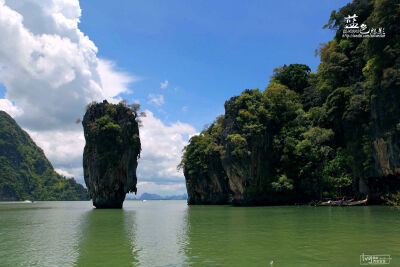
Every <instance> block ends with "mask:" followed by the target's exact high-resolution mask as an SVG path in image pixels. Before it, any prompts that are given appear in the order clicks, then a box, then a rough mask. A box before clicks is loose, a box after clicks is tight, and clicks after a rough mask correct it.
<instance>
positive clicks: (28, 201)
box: [24, 199, 32, 203]
mask: <svg viewBox="0 0 400 267" xmlns="http://www.w3.org/2000/svg"><path fill="white" fill-rule="evenodd" d="M24 203H32V201H30V200H29V199H27V200H24Z"/></svg>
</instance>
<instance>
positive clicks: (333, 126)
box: [179, 1, 400, 205]
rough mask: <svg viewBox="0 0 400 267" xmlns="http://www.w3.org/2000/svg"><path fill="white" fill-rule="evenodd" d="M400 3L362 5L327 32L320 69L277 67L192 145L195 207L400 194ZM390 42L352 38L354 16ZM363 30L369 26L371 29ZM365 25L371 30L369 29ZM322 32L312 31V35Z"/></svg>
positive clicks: (333, 20)
mask: <svg viewBox="0 0 400 267" xmlns="http://www.w3.org/2000/svg"><path fill="white" fill-rule="evenodd" d="M395 3H396V1H353V3H351V4H347V5H346V6H344V7H343V8H341V9H340V11H338V12H336V11H333V12H332V14H331V16H330V18H329V22H328V24H327V25H325V26H324V28H328V29H330V30H333V31H335V33H336V35H335V37H334V39H333V40H332V41H330V42H328V43H325V44H321V46H320V48H319V49H318V50H317V51H316V53H317V54H319V55H320V57H321V63H320V65H319V67H318V71H317V72H311V69H310V68H309V67H308V66H307V65H303V64H290V65H283V66H281V67H278V68H276V69H274V72H273V75H272V77H271V80H270V82H269V84H268V85H267V87H266V89H265V90H259V89H247V90H244V91H243V93H242V94H241V95H239V96H235V97H232V98H231V99H229V100H228V101H226V102H225V114H223V115H221V116H219V117H218V118H217V119H216V120H215V121H214V122H213V123H212V124H211V125H210V126H209V127H206V128H205V129H204V130H203V131H202V132H201V133H200V134H199V135H197V136H193V137H192V138H191V139H190V142H189V144H188V145H187V146H186V148H185V151H184V155H183V158H182V161H181V164H180V166H179V167H181V168H182V169H183V171H184V175H185V179H186V187H187V191H188V203H189V204H230V203H232V204H236V205H282V204H295V203H308V202H309V201H312V200H322V199H323V198H327V197H331V198H342V197H345V196H347V197H353V196H354V197H356V198H357V199H360V198H364V197H365V196H366V195H369V200H368V201H369V203H381V202H382V201H383V199H386V201H387V202H389V203H390V201H391V200H390V198H391V197H395V198H398V200H399V198H400V197H399V196H400V194H399V193H398V192H399V190H400V104H399V103H400V101H399V99H400V46H399V44H400V28H399V25H400V24H399V19H400V18H399V16H398V13H396V10H398V4H395ZM353 14H357V15H358V18H357V23H359V25H361V24H364V26H365V25H367V27H368V29H378V28H379V29H384V34H385V36H384V37H383V38H382V37H374V36H372V37H368V38H359V37H362V36H359V37H354V38H347V37H346V36H345V35H344V30H345V29H346V27H348V26H347V25H346V23H347V22H346V20H345V19H344V18H345V17H346V16H348V15H353ZM364 26H363V27H364ZM364 28H365V27H364ZM309 34H312V33H309Z"/></svg>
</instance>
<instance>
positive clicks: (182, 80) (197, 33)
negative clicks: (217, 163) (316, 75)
mask: <svg viewBox="0 0 400 267" xmlns="http://www.w3.org/2000/svg"><path fill="white" fill-rule="evenodd" d="M348 2H349V1H331V0H325V1H309V0H307V1H231V0H230V1H176V0H169V1H154V0H149V1H132V0H123V1H118V4H117V5H116V4H115V2H114V1H107V0H96V1H91V0H81V2H80V4H81V8H82V17H81V23H80V29H81V30H82V31H83V32H84V33H85V34H87V35H88V36H89V37H90V39H91V40H93V41H94V42H95V44H96V45H97V47H98V48H99V52H98V56H99V57H102V58H106V59H111V60H113V61H115V62H116V63H117V64H118V67H119V68H120V69H121V70H123V71H126V72H129V73H131V74H133V75H135V76H138V77H140V79H141V80H140V81H138V82H136V83H134V84H132V85H131V86H130V89H131V90H132V91H133V94H131V95H123V97H124V98H126V99H128V100H129V101H133V99H135V100H139V102H140V104H141V105H142V108H143V109H146V108H151V109H152V111H153V112H154V113H155V115H157V116H158V117H160V118H162V119H163V120H164V121H167V122H168V121H176V120H180V121H183V122H187V123H190V124H192V125H193V126H195V127H196V128H197V129H198V130H201V129H202V128H203V126H204V125H205V124H207V123H210V122H212V121H213V120H214V119H215V117H216V116H217V115H219V114H222V113H223V111H224V110H223V104H224V102H225V101H226V100H227V99H229V98H230V97H232V96H234V95H238V94H240V92H241V91H243V90H244V89H246V88H260V89H263V88H265V86H266V85H267V83H268V80H269V77H270V76H271V74H272V70H273V68H275V67H277V66H281V65H283V64H290V63H303V64H307V65H309V66H310V67H311V69H312V70H313V71H315V70H316V69H317V66H318V64H319V57H315V56H314V50H315V49H316V48H317V47H318V46H319V44H320V43H322V42H327V41H329V40H331V39H332V37H333V32H332V31H330V30H328V29H322V26H323V25H324V24H326V23H327V21H328V19H329V16H330V13H331V11H332V10H334V9H338V8H340V7H342V6H344V5H345V4H346V3H348ZM165 80H168V88H167V89H160V82H163V81H165ZM151 93H152V94H162V95H163V96H164V99H165V104H164V105H162V106H161V107H154V105H153V106H152V105H149V104H148V103H147V102H148V95H149V94H151ZM184 107H185V108H184Z"/></svg>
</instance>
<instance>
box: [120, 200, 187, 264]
mask: <svg viewBox="0 0 400 267" xmlns="http://www.w3.org/2000/svg"><path fill="white" fill-rule="evenodd" d="M135 203H138V204H139V205H137V206H133V204H135ZM126 204H127V205H126ZM126 204H124V209H129V208H135V209H136V211H137V214H138V216H137V220H136V223H137V231H136V246H137V248H138V251H139V252H138V260H139V265H140V266H176V265H182V263H183V262H184V260H185V254H184V247H185V246H186V244H187V223H186V221H185V220H186V217H187V215H186V212H187V205H186V203H185V202H183V201H172V200H171V201H170V200H169V201H147V202H144V203H143V202H134V201H132V202H128V203H126Z"/></svg>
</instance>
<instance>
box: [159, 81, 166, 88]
mask: <svg viewBox="0 0 400 267" xmlns="http://www.w3.org/2000/svg"><path fill="white" fill-rule="evenodd" d="M167 87H168V80H165V81H163V82H161V83H160V88H161V89H165V88H167Z"/></svg>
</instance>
